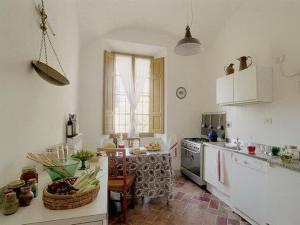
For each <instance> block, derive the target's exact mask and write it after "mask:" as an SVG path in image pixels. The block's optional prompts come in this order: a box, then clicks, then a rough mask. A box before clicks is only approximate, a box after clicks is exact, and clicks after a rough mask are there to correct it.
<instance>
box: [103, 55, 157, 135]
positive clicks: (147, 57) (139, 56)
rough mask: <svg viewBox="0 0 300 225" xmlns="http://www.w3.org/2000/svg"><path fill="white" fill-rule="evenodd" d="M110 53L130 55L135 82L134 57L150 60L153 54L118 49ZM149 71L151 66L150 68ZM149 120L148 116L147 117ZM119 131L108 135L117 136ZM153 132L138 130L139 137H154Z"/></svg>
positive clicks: (125, 133) (126, 133)
mask: <svg viewBox="0 0 300 225" xmlns="http://www.w3.org/2000/svg"><path fill="white" fill-rule="evenodd" d="M111 53H112V54H114V55H115V56H116V55H125V56H130V57H131V62H132V76H133V81H134V82H135V59H136V58H145V59H150V60H151V61H152V60H153V59H154V56H149V55H141V54H134V53H126V52H118V51H112V52H111ZM150 72H151V68H150ZM149 120H150V118H149ZM120 134H121V133H117V132H114V133H112V134H109V136H110V137H114V136H118V135H120ZM122 135H123V136H126V137H127V136H128V132H124V133H122ZM154 135H155V134H154V133H153V132H140V133H139V136H140V137H154Z"/></svg>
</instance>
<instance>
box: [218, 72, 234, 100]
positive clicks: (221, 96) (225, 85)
mask: <svg viewBox="0 0 300 225" xmlns="http://www.w3.org/2000/svg"><path fill="white" fill-rule="evenodd" d="M216 89H217V104H219V105H225V104H232V103H233V75H228V76H225V77H221V78H218V79H217V87H216Z"/></svg>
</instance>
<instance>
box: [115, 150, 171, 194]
mask: <svg viewBox="0 0 300 225" xmlns="http://www.w3.org/2000/svg"><path fill="white" fill-rule="evenodd" d="M117 165H118V170H122V163H121V161H118V164H117ZM126 166H127V171H128V173H129V174H130V175H135V176H136V187H135V188H136V196H137V197H148V198H157V197H166V198H167V199H170V198H171V197H172V183H173V172H172V166H171V155H170V153H169V152H163V151H159V152H151V153H147V154H144V155H132V154H129V153H128V154H127V155H126Z"/></svg>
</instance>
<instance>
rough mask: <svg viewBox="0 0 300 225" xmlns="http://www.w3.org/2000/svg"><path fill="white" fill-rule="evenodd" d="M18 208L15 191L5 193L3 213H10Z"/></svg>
mask: <svg viewBox="0 0 300 225" xmlns="http://www.w3.org/2000/svg"><path fill="white" fill-rule="evenodd" d="M18 208H19V202H18V199H17V195H16V192H9V193H7V194H5V196H4V201H3V207H2V212H3V214H4V215H11V214H14V213H15V212H17V210H18Z"/></svg>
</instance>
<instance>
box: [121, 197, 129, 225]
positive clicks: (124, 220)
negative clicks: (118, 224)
mask: <svg viewBox="0 0 300 225" xmlns="http://www.w3.org/2000/svg"><path fill="white" fill-rule="evenodd" d="M127 205H128V196H127V192H126V191H125V192H123V201H122V211H123V222H124V223H125V224H127Z"/></svg>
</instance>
